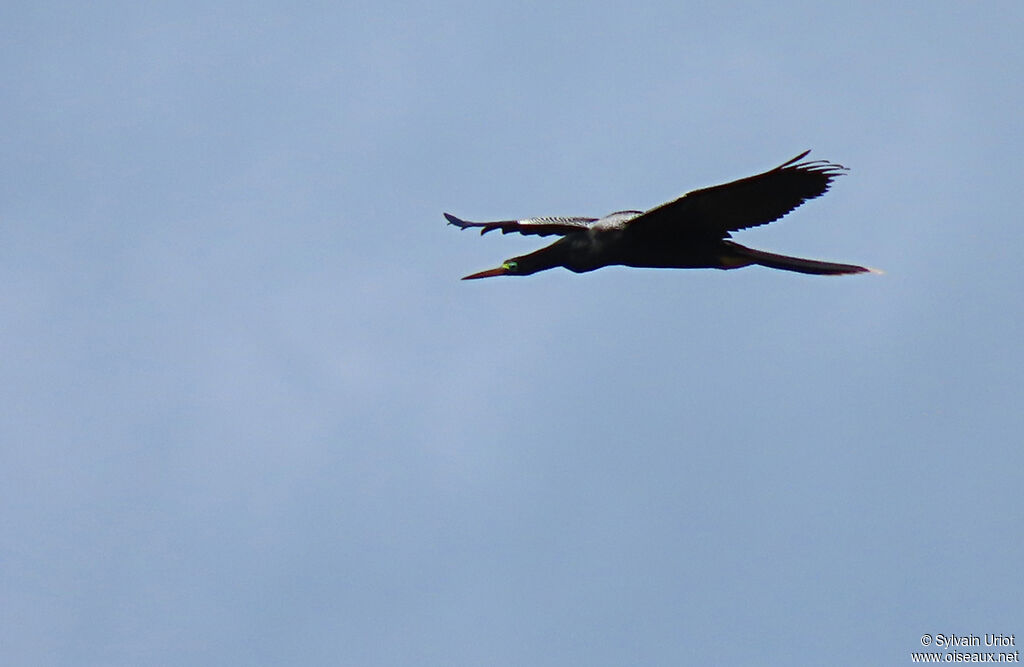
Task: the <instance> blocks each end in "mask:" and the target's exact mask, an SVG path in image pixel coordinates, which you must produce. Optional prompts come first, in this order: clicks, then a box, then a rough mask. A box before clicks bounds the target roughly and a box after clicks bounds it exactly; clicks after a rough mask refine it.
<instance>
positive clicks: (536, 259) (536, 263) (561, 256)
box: [515, 237, 577, 275]
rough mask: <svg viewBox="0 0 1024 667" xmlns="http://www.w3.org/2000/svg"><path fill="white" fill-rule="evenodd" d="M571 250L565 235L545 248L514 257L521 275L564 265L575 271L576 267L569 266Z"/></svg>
mask: <svg viewBox="0 0 1024 667" xmlns="http://www.w3.org/2000/svg"><path fill="white" fill-rule="evenodd" d="M571 250H572V246H571V243H570V239H569V238H568V237H566V238H561V239H558V240H557V241H555V242H554V243H552V244H551V245H549V246H547V247H546V248H541V249H540V250H536V251H534V252H531V253H530V254H528V255H522V256H521V257H516V258H515V261H516V262H517V263H518V264H519V273H520V274H521V275H529V274H531V273H537V272H538V271H547V270H548V269H553V268H555V267H556V266H564V267H566V268H569V269H572V270H573V271H575V270H577V269H575V268H573V267H572V266H571Z"/></svg>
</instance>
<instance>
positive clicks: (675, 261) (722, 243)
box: [444, 151, 873, 280]
mask: <svg viewBox="0 0 1024 667" xmlns="http://www.w3.org/2000/svg"><path fill="white" fill-rule="evenodd" d="M808 153H810V151H805V152H804V153H801V154H800V155H798V156H796V157H795V158H793V159H792V160H790V161H789V162H786V163H785V164H782V165H779V166H778V167H776V168H775V169H772V170H771V171H766V172H764V173H763V174H758V175H757V176H751V177H749V178H743V179H740V180H738V181H733V182H731V183H725V184H724V185H716V186H713V187H709V188H703V189H700V190H694V191H693V192H690V193H687V194H685V195H683V196H682V197H680V198H678V199H676V200H674V201H670V202H668V203H666V204H662V205H661V206H657V207H655V208H652V209H650V210H649V211H646V212H644V211H619V212H617V213H611V214H609V215H606V216H605V217H603V218H582V217H557V216H551V217H542V218H527V219H525V220H500V221H496V222H468V221H466V220H460V219H459V218H456V217H455V216H454V215H450V214H448V213H445V214H444V216H445V217H446V218H448V222H449V223H450V224H453V225H455V226H457V227H461V228H462V229H467V228H469V227H479V228H480V233H481V234H485V233H487V232H489V231H491V230H494V229H500V230H501V232H502V233H503V234H508V233H509V232H519V233H520V234H536V235H538V236H549V235H551V234H557V235H559V236H561V237H562V238H560V239H559V240H557V241H555V242H554V243H552V244H551V245H549V246H548V247H546V248H542V249H540V250H538V251H536V252H531V253H530V254H528V255H522V256H521V257H513V258H512V259H509V260H507V261H505V262H504V263H503V264H502V265H501V266H499V267H498V268H496V269H490V270H488V271H481V272H480V273H474V274H472V275H469V276H466V277H465V278H463V280H470V279H473V278H488V277H490V276H526V275H529V274H531V273H537V272H538V271H544V270H546V269H551V268H554V267H556V266H564V267H565V268H567V269H569V270H570V271H575V272H577V273H582V272H584V271H593V270H594V269H599V268H601V267H602V266H610V265H614V264H621V265H625V266H635V267H651V268H673V269H738V268H740V267H743V266H749V265H751V264H759V265H761V266H767V267H770V268H773V269H783V270H785V271H798V272H800V273H812V274H817V275H843V274H850V273H865V272H868V271H873V270H872V269H868V268H865V267H863V266H854V265H852V264H836V263H833V262H822V261H819V260H815V259H801V258H799V257H787V256H786V255H776V254H773V253H770V252H764V251H762V250H754V249H753V248H747V247H745V246H741V245H740V244H738V243H735V242H733V241H729V240H727V239H729V238H730V236H731V234H730V232H735V231H739V230H741V229H746V228H748V227H756V226H758V225H764V224H767V223H769V222H773V221H775V220H778V219H779V218H781V217H782V216H784V215H786V214H787V213H789V212H790V211H792V210H793V209H795V208H796V207H797V206H799V205H800V204H803V203H804V202H805V201H807V200H808V199H814V198H815V197H818V196H820V195H822V194H824V193H825V192H827V191H828V188H829V185H830V184H831V183H832V179H834V178H835V177H836V176H839V175H840V174H842V173H843V172H844V171H846V167H843V166H842V165H838V164H832V163H831V162H827V161H825V160H813V161H807V162H800V160H802V159H803V158H804V157H806V156H807V154H808Z"/></svg>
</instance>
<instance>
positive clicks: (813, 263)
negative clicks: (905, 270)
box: [729, 243, 881, 276]
mask: <svg viewBox="0 0 1024 667" xmlns="http://www.w3.org/2000/svg"><path fill="white" fill-rule="evenodd" d="M729 245H730V246H731V248H732V249H733V250H734V251H736V254H737V255H738V256H739V257H741V258H743V259H746V260H749V261H750V263H752V264H759V265H761V266H767V267H769V268H772V269H782V270H783V271H796V272H797V273H810V274H813V275H817V276H842V275H848V274H854V273H881V272H880V271H878V270H876V269H869V268H867V267H864V266H857V265H855V264H838V263H836V262H823V261H821V260H818V259H803V258H801V257H789V256H787V255H776V254H775V253H771V252H765V251H763V250H754V249H753V248H747V247H746V246H741V245H740V244H738V243H729Z"/></svg>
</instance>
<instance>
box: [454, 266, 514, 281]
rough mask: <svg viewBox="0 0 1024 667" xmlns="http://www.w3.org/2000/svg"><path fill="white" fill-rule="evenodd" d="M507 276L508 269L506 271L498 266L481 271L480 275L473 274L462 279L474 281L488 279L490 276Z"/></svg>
mask: <svg viewBox="0 0 1024 667" xmlns="http://www.w3.org/2000/svg"><path fill="white" fill-rule="evenodd" d="M508 274H509V270H508V269H506V268H505V267H504V266H499V267H498V268H496V269H487V270H486V271H481V272H480V273H474V274H473V275H469V276H466V277H465V278H463V280H476V279H477V278H490V277H492V276H507V275H508Z"/></svg>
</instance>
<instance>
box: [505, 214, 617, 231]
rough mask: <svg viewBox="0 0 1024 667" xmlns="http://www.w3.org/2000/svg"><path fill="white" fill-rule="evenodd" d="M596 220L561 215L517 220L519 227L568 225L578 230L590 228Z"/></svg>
mask: <svg viewBox="0 0 1024 667" xmlns="http://www.w3.org/2000/svg"><path fill="white" fill-rule="evenodd" d="M595 220H597V218H583V217H578V216H562V215H547V216H542V217H539V218H526V219H524V220H517V222H518V223H519V224H520V225H570V226H572V227H579V228H580V229H586V228H587V227H589V226H590V223H592V222H594V221H595Z"/></svg>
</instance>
